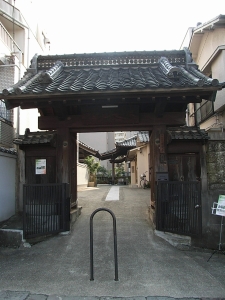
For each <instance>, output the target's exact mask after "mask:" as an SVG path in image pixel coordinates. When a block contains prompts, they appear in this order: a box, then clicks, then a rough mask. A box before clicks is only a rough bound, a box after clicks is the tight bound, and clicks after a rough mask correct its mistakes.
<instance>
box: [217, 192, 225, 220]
mask: <svg viewBox="0 0 225 300" xmlns="http://www.w3.org/2000/svg"><path fill="white" fill-rule="evenodd" d="M216 215H219V216H225V195H219V199H218V203H217V207H216Z"/></svg>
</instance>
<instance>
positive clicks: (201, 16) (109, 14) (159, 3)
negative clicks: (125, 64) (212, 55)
mask: <svg viewBox="0 0 225 300" xmlns="http://www.w3.org/2000/svg"><path fill="white" fill-rule="evenodd" d="M38 9H39V12H40V16H41V21H42V23H43V25H44V28H45V30H46V32H47V36H48V37H49V39H50V41H51V45H50V54H72V53H94V52H120V51H135V50H136V51H143V50H146V51H148V50H173V49H176V50H179V49H180V46H181V44H182V41H183V39H184V36H185V34H186V32H187V30H188V28H189V27H196V25H197V23H198V22H202V23H205V22H207V21H209V20H211V19H213V18H214V17H216V16H218V15H220V14H225V0H213V1H209V0H204V1H203V0H188V1H183V0H168V1H167V0H154V1H152V0H114V1H112V0H61V1H60V0H38Z"/></svg>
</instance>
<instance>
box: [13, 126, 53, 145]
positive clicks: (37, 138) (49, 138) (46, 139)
mask: <svg viewBox="0 0 225 300" xmlns="http://www.w3.org/2000/svg"><path fill="white" fill-rule="evenodd" d="M13 143H14V144H17V145H35V144H51V145H52V146H55V143H56V132H55V131H37V132H30V130H29V129H28V128H27V129H26V131H25V134H24V135H20V136H19V137H18V138H15V139H14V140H13Z"/></svg>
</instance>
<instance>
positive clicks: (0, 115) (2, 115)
mask: <svg viewBox="0 0 225 300" xmlns="http://www.w3.org/2000/svg"><path fill="white" fill-rule="evenodd" d="M0 120H3V121H5V122H6V123H9V124H10V125H12V124H13V109H11V110H7V109H6V107H5V106H3V105H2V102H0Z"/></svg>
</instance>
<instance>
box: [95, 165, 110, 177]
mask: <svg viewBox="0 0 225 300" xmlns="http://www.w3.org/2000/svg"><path fill="white" fill-rule="evenodd" d="M97 173H98V174H99V175H101V176H108V171H107V170H106V168H105V167H104V166H99V167H98V170H97Z"/></svg>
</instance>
